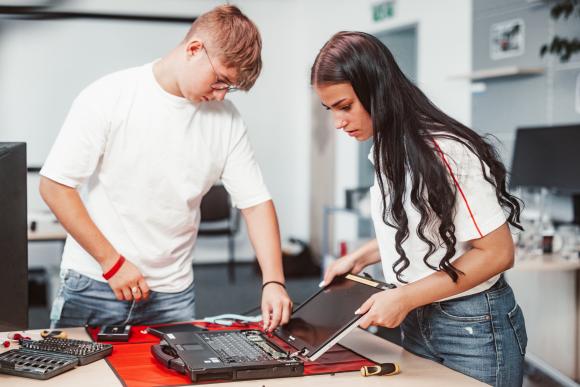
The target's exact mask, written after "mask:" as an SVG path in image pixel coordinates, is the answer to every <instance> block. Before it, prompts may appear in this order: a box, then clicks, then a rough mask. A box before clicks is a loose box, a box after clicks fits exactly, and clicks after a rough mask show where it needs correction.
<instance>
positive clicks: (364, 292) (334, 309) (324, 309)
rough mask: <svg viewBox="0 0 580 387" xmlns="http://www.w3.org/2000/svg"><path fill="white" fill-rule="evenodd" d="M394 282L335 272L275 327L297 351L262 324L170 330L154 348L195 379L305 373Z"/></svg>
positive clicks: (157, 354)
mask: <svg viewBox="0 0 580 387" xmlns="http://www.w3.org/2000/svg"><path fill="white" fill-rule="evenodd" d="M392 287H394V286H393V285H388V284H385V283H382V282H378V281H375V280H372V279H368V278H365V277H360V276H357V275H352V274H347V275H346V276H341V277H337V278H335V279H334V280H333V282H332V283H331V284H329V285H328V286H326V287H324V288H322V289H320V290H319V291H318V292H316V293H315V294H314V295H313V296H311V297H310V298H309V299H308V300H306V301H305V302H303V303H302V304H301V305H300V306H299V307H298V308H297V309H296V310H295V311H294V312H293V313H292V316H291V318H290V321H289V323H288V324H286V325H283V326H281V327H278V328H277V329H276V330H275V331H274V335H275V336H276V337H277V338H278V339H280V340H282V341H284V342H285V343H287V344H288V345H289V346H291V347H292V348H294V349H295V351H291V352H287V351H285V350H283V349H281V348H280V347H279V346H278V345H276V343H275V342H274V340H272V339H270V338H269V337H268V335H267V334H265V333H263V332H261V331H259V330H220V331H205V332H175V333H170V334H165V335H164V336H163V337H164V339H163V340H162V342H161V343H160V345H156V346H153V347H152V353H153V355H154V356H155V358H156V359H157V360H159V361H161V362H162V363H163V364H165V366H167V367H169V368H172V369H175V370H177V371H179V372H181V373H185V374H187V375H189V377H190V378H191V380H192V382H198V381H204V380H246V379H265V378H278V377H291V376H302V375H303V373H304V361H315V360H316V359H318V358H319V357H320V356H322V355H323V354H324V353H325V352H326V351H327V350H328V349H330V348H331V347H332V346H333V345H334V344H336V343H337V342H338V341H339V340H341V339H342V338H343V337H344V336H346V335H347V334H348V333H349V332H350V331H352V330H353V329H354V328H356V326H357V321H358V320H359V319H360V317H361V316H360V315H355V314H354V311H355V310H356V309H358V308H359V307H360V306H361V305H362V304H363V303H364V302H365V301H366V300H367V299H368V298H369V297H370V296H372V295H373V294H375V293H377V292H380V291H383V290H386V289H389V288H392Z"/></svg>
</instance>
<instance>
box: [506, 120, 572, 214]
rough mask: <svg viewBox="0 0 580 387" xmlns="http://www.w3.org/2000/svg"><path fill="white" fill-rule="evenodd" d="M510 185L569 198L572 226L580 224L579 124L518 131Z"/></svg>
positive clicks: (520, 129)
mask: <svg viewBox="0 0 580 387" xmlns="http://www.w3.org/2000/svg"><path fill="white" fill-rule="evenodd" d="M510 185H511V186H512V187H536V188H549V189H553V190H555V191H557V192H559V193H563V194H570V195H572V198H573V200H574V223H577V224H580V213H579V212H580V123H579V124H575V125H566V126H543V127H533V128H519V129H518V130H517V132H516V141H515V146H514V153H513V159H512V168H511V179H510Z"/></svg>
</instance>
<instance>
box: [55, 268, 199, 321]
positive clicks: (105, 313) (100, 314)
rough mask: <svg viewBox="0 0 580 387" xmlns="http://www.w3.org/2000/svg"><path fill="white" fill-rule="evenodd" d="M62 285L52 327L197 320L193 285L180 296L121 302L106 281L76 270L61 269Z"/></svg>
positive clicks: (158, 295)
mask: <svg viewBox="0 0 580 387" xmlns="http://www.w3.org/2000/svg"><path fill="white" fill-rule="evenodd" d="M60 276H61V285H60V289H59V291H58V295H57V297H56V298H55V300H54V302H53V304H52V311H51V313H50V320H51V328H62V327H73V326H84V325H105V324H109V325H111V324H131V325H151V324H161V323H170V322H179V321H191V320H193V319H194V315H195V311H194V301H195V296H194V291H193V283H192V284H191V285H190V286H189V287H188V288H187V289H185V290H184V291H182V292H179V293H160V292H154V291H151V292H150V293H149V298H148V299H147V300H141V301H138V302H136V301H119V300H117V299H116V298H115V293H113V290H112V289H111V287H110V286H109V284H108V283H106V282H100V281H95V280H93V279H92V278H89V277H87V276H84V275H82V274H79V273H77V272H75V271H73V270H62V271H61V273H60Z"/></svg>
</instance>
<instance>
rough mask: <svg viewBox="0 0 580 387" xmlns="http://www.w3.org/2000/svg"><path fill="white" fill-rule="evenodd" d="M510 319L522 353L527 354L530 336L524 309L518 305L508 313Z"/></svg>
mask: <svg viewBox="0 0 580 387" xmlns="http://www.w3.org/2000/svg"><path fill="white" fill-rule="evenodd" d="M507 315H508V319H509V320H510V324H511V326H512V328H513V330H514V334H515V336H516V340H517V342H518V346H519V347H520V353H521V354H522V356H523V355H525V354H526V347H527V346H528V334H527V333H526V323H525V321H524V314H523V312H522V309H521V308H520V306H519V305H518V304H516V306H514V308H513V309H512V310H511V311H509V312H508V314H507Z"/></svg>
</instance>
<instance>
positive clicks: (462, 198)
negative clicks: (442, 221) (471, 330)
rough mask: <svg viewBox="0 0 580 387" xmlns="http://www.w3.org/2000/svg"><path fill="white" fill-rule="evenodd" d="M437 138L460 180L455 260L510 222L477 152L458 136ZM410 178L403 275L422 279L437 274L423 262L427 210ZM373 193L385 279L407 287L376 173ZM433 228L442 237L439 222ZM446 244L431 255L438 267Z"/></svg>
mask: <svg viewBox="0 0 580 387" xmlns="http://www.w3.org/2000/svg"><path fill="white" fill-rule="evenodd" d="M435 141H436V144H437V145H438V147H439V149H438V148H437V146H435V144H434V145H433V151H434V152H437V154H438V156H439V157H440V159H441V161H442V162H443V163H444V164H445V167H446V169H447V168H449V169H451V173H452V175H451V173H450V180H449V181H450V183H451V184H454V181H456V182H457V195H456V200H455V217H454V219H453V223H454V225H455V236H456V238H457V244H456V246H455V248H456V253H455V255H454V256H453V257H452V258H451V260H450V261H451V262H453V261H454V260H456V259H457V258H459V257H460V256H461V255H463V254H464V253H465V252H466V251H468V250H469V249H470V245H469V241H470V240H473V239H478V238H482V237H483V236H485V235H487V234H489V233H490V232H492V231H494V230H496V229H497V228H498V227H500V226H501V225H503V224H504V223H505V222H506V215H505V213H504V211H503V210H502V208H501V206H500V205H499V203H498V201H497V197H496V194H495V188H494V187H493V185H492V184H490V183H489V182H487V181H486V180H485V179H484V177H483V173H482V169H481V164H480V161H479V159H478V158H477V156H476V155H474V154H473V153H472V152H471V151H470V150H469V149H468V148H467V147H466V146H465V145H463V144H461V143H460V142H458V141H455V140H453V139H448V138H441V137H440V138H436V139H435ZM441 153H442V154H441ZM369 159H370V160H371V162H373V158H372V150H371V153H370V154H369ZM485 168H486V172H487V174H488V176H489V168H488V167H487V165H485ZM449 169H448V172H449ZM410 180H411V179H410V178H409V176H408V175H407V179H406V181H407V186H406V190H405V199H404V203H403V206H404V210H405V212H406V214H407V218H408V221H409V237H408V239H407V240H405V241H404V242H403V244H402V248H403V249H404V251H405V253H406V255H407V258H408V259H409V261H410V262H409V267H407V268H406V269H405V270H404V271H403V273H402V277H403V279H404V280H405V281H407V282H408V283H412V282H415V281H418V280H420V279H422V278H424V277H426V276H428V275H430V274H433V273H434V271H433V270H432V269H431V268H429V267H428V266H427V265H425V263H424V262H423V258H424V257H425V254H426V253H427V251H428V246H427V244H426V243H425V242H423V241H422V240H421V239H419V236H418V234H417V228H418V225H419V221H420V220H421V215H420V213H419V211H418V210H417V209H416V208H415V207H414V206H413V205H412V204H411V198H410V193H411V187H412V185H411V182H410ZM385 188H386V187H385ZM370 197H371V214H372V219H373V224H374V228H375V234H376V238H377V241H378V245H379V250H380V255H381V262H382V266H383V272H384V275H385V280H386V281H387V282H389V283H394V284H397V285H399V286H402V285H404V283H402V282H400V281H398V280H397V276H396V273H395V271H394V270H393V264H394V263H395V262H396V261H397V260H398V259H399V254H398V253H397V251H396V250H395V234H396V229H395V228H393V227H390V226H388V225H386V224H385V222H384V221H383V218H382V209H383V203H382V198H381V191H380V188H379V185H378V183H377V180H376V176H375V183H374V185H373V186H372V187H371V189H370ZM389 200H390V195H389V193H388V192H387V193H386V202H387V207H388V205H389V203H390V201H389ZM429 230H430V231H431V232H430V233H429V234H428V237H429V238H428V239H429V240H431V241H433V240H438V241H441V239H440V238H439V237H438V233H437V225H435V227H431V228H430V229H429ZM425 232H428V230H425ZM434 238H437V239H434ZM436 246H437V243H436ZM441 246H442V247H439V248H437V249H436V251H435V252H434V253H433V255H431V256H430V257H429V259H428V262H429V263H430V264H431V265H432V266H434V267H439V262H440V261H441V259H442V258H443V256H444V255H445V253H446V249H445V247H444V245H443V244H442V243H441ZM498 278H499V275H497V276H494V277H492V278H490V279H489V280H488V281H486V282H484V283H482V284H480V285H478V286H476V287H474V288H472V289H470V290H468V291H466V292H463V293H461V294H458V295H456V296H453V297H450V298H457V297H462V296H466V295H469V294H475V293H479V292H481V291H484V290H487V289H489V288H490V287H491V286H493V284H494V283H495V282H496V281H497V279H498Z"/></svg>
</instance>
